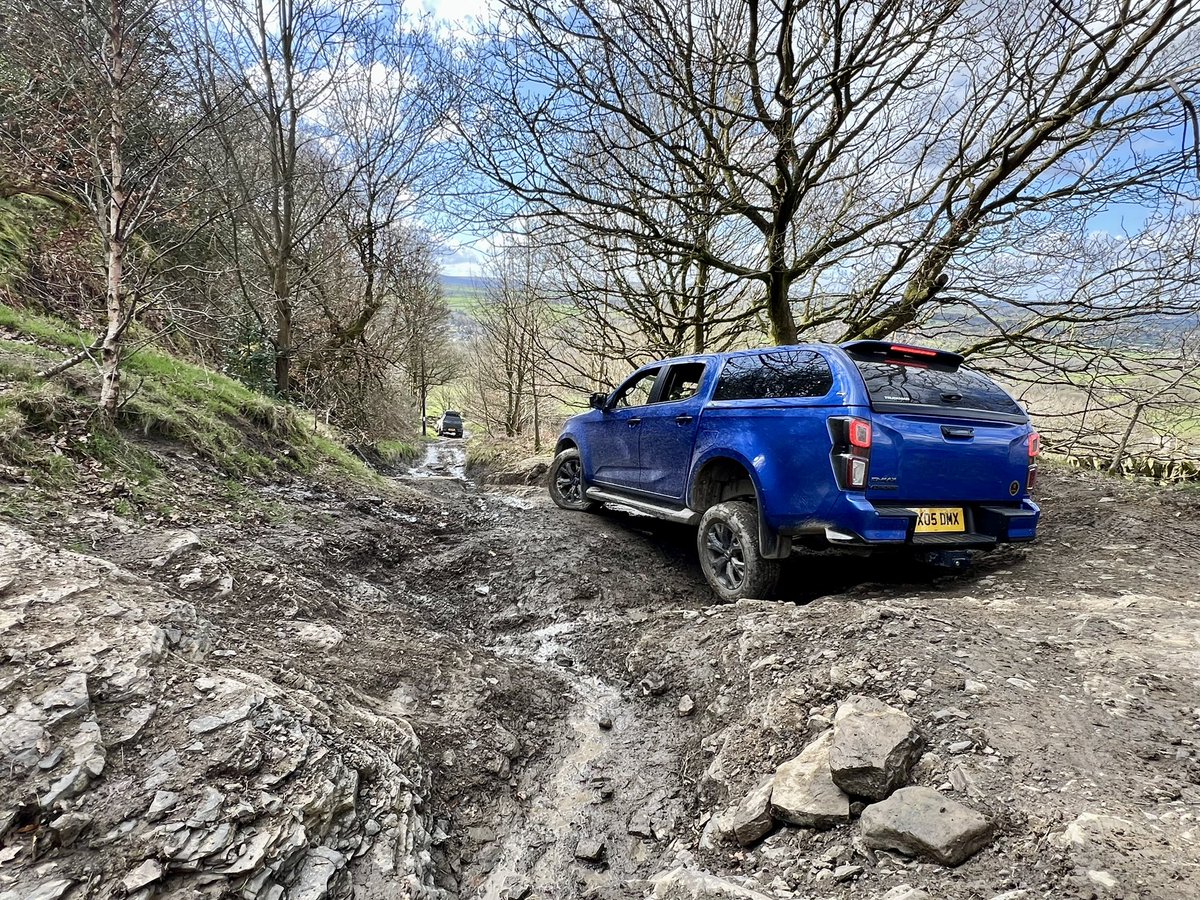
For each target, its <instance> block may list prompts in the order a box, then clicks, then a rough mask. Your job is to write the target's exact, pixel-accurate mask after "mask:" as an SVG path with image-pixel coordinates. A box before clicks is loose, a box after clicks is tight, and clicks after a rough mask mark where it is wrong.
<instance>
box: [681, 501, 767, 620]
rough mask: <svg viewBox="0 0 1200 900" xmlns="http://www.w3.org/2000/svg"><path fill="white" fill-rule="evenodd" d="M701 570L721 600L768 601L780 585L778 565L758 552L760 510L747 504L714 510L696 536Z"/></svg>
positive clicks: (719, 506) (736, 503) (723, 505)
mask: <svg viewBox="0 0 1200 900" xmlns="http://www.w3.org/2000/svg"><path fill="white" fill-rule="evenodd" d="M696 549H697V550H698V551H699V553H700V568H701V569H703V570H704V577H705V578H706V579H707V580H708V584H709V586H710V587H711V588H712V589H713V590H714V591H715V592H716V594H717V596H718V597H720V598H721V599H722V600H726V601H729V602H732V601H735V600H748V599H758V600H762V599H765V598H766V597H769V596H770V595H771V593H772V592H773V591H774V590H775V585H776V583H777V582H778V581H779V562H778V561H777V560H773V559H763V558H762V556H760V555H759V551H758V508H757V507H756V506H755V505H754V504H753V503H750V502H748V501H746V500H728V501H726V502H725V503H718V504H717V505H716V506H713V507H711V508H710V509H709V510H708V511H707V512H706V513H705V514H704V518H702V519H701V520H700V530H699V531H698V532H697V534H696Z"/></svg>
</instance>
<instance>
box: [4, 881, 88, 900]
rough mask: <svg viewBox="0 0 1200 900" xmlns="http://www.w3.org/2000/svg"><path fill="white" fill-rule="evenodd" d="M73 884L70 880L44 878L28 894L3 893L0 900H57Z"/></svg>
mask: <svg viewBox="0 0 1200 900" xmlns="http://www.w3.org/2000/svg"><path fill="white" fill-rule="evenodd" d="M74 884H75V882H74V881H72V880H71V879H70V878H46V879H43V880H42V881H39V882H38V883H37V884H36V885H35V886H34V888H33V890H31V891H29V892H28V893H26V892H24V891H22V892H21V893H20V894H17V893H15V892H13V893H10V892H8V891H4V892H3V893H0V900H10V898H11V900H59V898H60V897H62V896H63V895H65V894H66V893H67V891H69V890H70V889H71V887H72V885H74Z"/></svg>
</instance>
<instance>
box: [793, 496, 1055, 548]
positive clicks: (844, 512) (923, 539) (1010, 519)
mask: <svg viewBox="0 0 1200 900" xmlns="http://www.w3.org/2000/svg"><path fill="white" fill-rule="evenodd" d="M835 505H836V510H835V515H833V516H828V517H823V519H824V521H822V522H813V521H808V522H804V523H799V524H796V523H790V524H783V525H782V527H779V529H778V530H779V533H780V534H784V535H791V536H797V535H802V534H814V533H818V534H819V533H820V532H821V531H824V536H825V537H826V538H827V539H828V540H829V542H830V543H831V544H836V545H844V546H856V545H857V546H863V545H885V546H899V545H909V546H914V547H924V548H929V549H950V548H958V549H984V548H987V547H994V546H996V545H997V544H1008V543H1017V542H1023V541H1032V540H1033V539H1034V538H1035V537H1036V536H1037V526H1038V519H1039V518H1040V517H1041V510H1040V509H1038V505H1037V504H1036V503H1034V502H1033V501H1032V500H1029V499H1025V500H1021V501H1016V502H1012V503H992V502H988V503H952V502H949V501H938V502H929V503H913V504H912V506H911V507H910V506H907V505H906V506H900V505H897V504H887V505H883V504H879V505H877V504H875V503H872V502H871V501H870V500H867V499H866V498H865V497H862V496H859V495H856V494H850V493H845V494H842V496H841V497H839V499H838V501H837V503H836V504H835ZM918 506H936V507H948V506H953V507H957V506H961V507H962V508H963V512H964V516H965V519H966V521H965V525H966V530H965V531H961V532H937V533H931V534H918V533H916V523H917V513H916V508H917V507H918Z"/></svg>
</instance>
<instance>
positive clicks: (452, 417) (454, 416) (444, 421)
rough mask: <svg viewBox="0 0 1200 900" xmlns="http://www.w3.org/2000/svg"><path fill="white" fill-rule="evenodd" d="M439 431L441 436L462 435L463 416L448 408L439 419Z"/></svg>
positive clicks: (458, 436)
mask: <svg viewBox="0 0 1200 900" xmlns="http://www.w3.org/2000/svg"><path fill="white" fill-rule="evenodd" d="M437 433H438V435H439V436H441V437H457V438H460V437H462V436H463V420H462V416H461V415H459V414H458V413H457V412H455V411H454V410H452V409H448V410H446V411H445V412H444V413H442V417H441V418H440V419H438V423H437Z"/></svg>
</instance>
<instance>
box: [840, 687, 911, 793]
mask: <svg viewBox="0 0 1200 900" xmlns="http://www.w3.org/2000/svg"><path fill="white" fill-rule="evenodd" d="M923 747H924V741H923V740H922V738H921V734H920V732H918V731H917V727H916V725H914V724H913V720H912V719H911V718H910V717H909V715H908V713H906V712H903V711H901V710H899V709H896V708H895V707H894V706H888V705H887V704H886V703H883V702H881V701H879V700H876V699H874V698H872V697H862V696H857V695H853V696H850V697H848V698H846V699H845V700H843V701H842V702H841V703H840V704H838V710H837V715H836V716H835V717H834V720H833V743H832V745H831V746H830V748H829V769H830V772H831V773H832V775H833V781H834V783H835V784H836V785H837V786H838V787H840V788H841V789H842V790H843V791H845V792H846V793H847V794H851V795H853V796H856V797H867V798H869V799H871V800H882V799H884V798H885V797H887V796H888V794H890V793H891V792H892V791H894V790H896V789H897V788H900V787H903V786H904V785H905V784H907V783H908V778H909V775H910V774H911V772H912V768H913V766H914V765H916V763H917V761H918V760H919V759H920V758H921V750H922V749H923Z"/></svg>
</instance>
